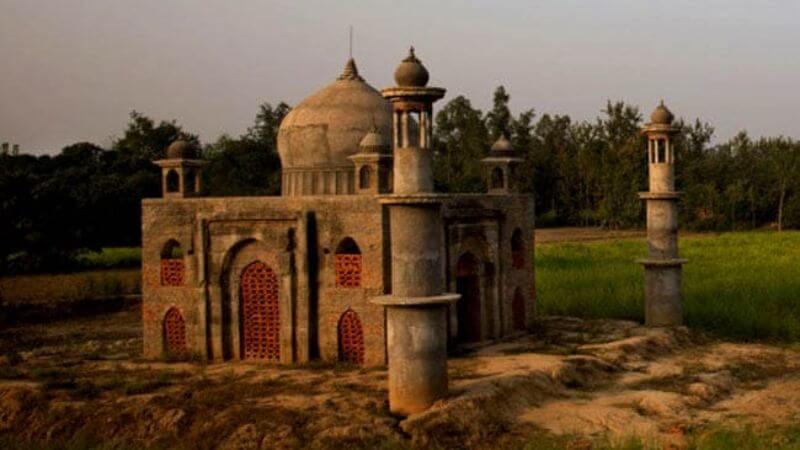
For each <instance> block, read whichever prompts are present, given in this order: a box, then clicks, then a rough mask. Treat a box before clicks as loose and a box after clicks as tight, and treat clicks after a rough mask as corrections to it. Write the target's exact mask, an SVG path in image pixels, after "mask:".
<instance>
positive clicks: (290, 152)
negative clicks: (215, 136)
mask: <svg viewBox="0 0 800 450" xmlns="http://www.w3.org/2000/svg"><path fill="white" fill-rule="evenodd" d="M354 92H355V94H353V93H354ZM351 94H352V95H355V98H356V101H355V102H353V101H351V100H352V97H351ZM371 96H372V97H371ZM374 96H376V97H377V98H375V97H374ZM312 99H313V101H312V102H311V103H310V104H309V103H306V104H304V103H301V104H300V105H298V107H296V108H295V109H294V110H293V112H292V113H291V114H290V116H287V119H286V120H285V121H284V123H283V124H282V125H281V132H280V133H279V135H280V139H279V151H280V154H281V160H282V165H283V168H284V177H283V180H284V181H283V188H284V191H283V195H282V196H277V197H234V198H205V197H202V196H199V195H196V194H197V193H196V192H195V190H194V189H192V190H190V189H186V190H184V189H183V188H182V187H183V185H184V184H186V183H184V182H182V183H180V186H181V189H180V190H179V191H177V192H167V184H166V179H165V181H164V183H165V184H164V186H165V196H164V198H160V199H147V200H144V201H143V202H142V236H143V237H142V292H143V306H142V310H143V312H142V314H143V324H144V325H143V326H144V355H145V357H147V358H153V359H156V358H163V357H176V356H180V357H186V356H196V357H198V358H203V359H209V360H214V361H225V360H238V359H261V360H266V361H268V362H279V363H284V364H291V363H302V362H307V361H312V360H318V359H319V360H327V361H335V360H343V361H348V362H353V363H358V364H363V365H365V366H376V365H383V364H386V362H387V338H386V335H387V327H386V323H387V313H386V311H385V310H384V307H383V306H381V305H378V304H374V303H372V302H370V299H373V298H375V297H380V296H385V295H389V294H392V293H393V290H392V286H391V284H392V269H393V268H392V263H391V262H392V246H393V245H398V243H397V239H396V238H397V236H395V239H393V235H392V223H391V222H392V215H391V214H390V212H389V209H390V208H391V207H390V206H388V205H386V204H385V201H384V200H385V197H386V195H387V194H391V193H392V192H393V191H396V189H397V185H396V183H393V180H392V167H393V155H392V153H393V152H392V142H393V140H392V137H391V133H393V130H392V120H393V117H392V109H391V107H390V106H389V104H388V102H386V101H385V100H384V99H383V98H382V97H381V96H380V93H378V92H377V91H376V90H374V89H372V88H371V87H369V85H367V84H366V83H365V82H364V81H363V79H361V77H360V76H359V75H358V72H357V70H356V68H355V63H354V62H352V61H350V62H348V65H347V67H346V69H345V73H344V74H342V76H340V77H339V79H338V80H336V81H335V82H334V83H333V84H332V86H329V87H326V88H325V89H323V91H321V92H319V93H317V94H315V95H314V96H312ZM384 114H385V115H384ZM343 115H344V116H347V117H342V116H343ZM428 120H430V118H428ZM387 128H388V133H390V135H389V136H385V135H384V134H383V133H384V132H385V131H386V129H387ZM370 133H371V134H372V135H371V136H367V135H369V134H370ZM423 139H425V138H423ZM394 141H395V142H396V141H397V139H395V140H394ZM183 145H184V144H181V146H183ZM387 146H388V147H387ZM168 153H169V152H168ZM396 157H397V155H396V154H395V155H394V158H396ZM394 161H396V159H395V160H394ZM159 165H160V166H161V167H162V168H164V174H165V177H166V174H167V173H168V172H169V170H171V169H172V168H177V170H178V172H179V174H180V175H184V174H185V173H189V172H188V171H189V169H191V172H190V173H191V176H192V177H195V176H198V177H199V175H198V173H199V171H201V170H202V168H203V164H202V162H201V161H200V160H199V156H198V155H196V154H193V153H191V152H189V151H187V150H185V149H182V150H181V152H178V151H173V152H171V154H168V158H167V159H166V160H163V161H159ZM364 167H369V169H364V170H361V169H363V168H364ZM396 169H397V168H396V167H395V170H394V172H395V174H396V173H397V170H396ZM181 171H183V172H181ZM182 178H183V177H182ZM185 178H186V179H189V177H188V176H187V177H185ZM198 179H199V178H198ZM393 186H394V188H393ZM196 187H197V188H198V189H197V190H199V186H198V185H196ZM173 194H174V195H173ZM437 198H438V202H439V203H440V208H439V210H438V212H437V214H438V216H437V217H438V218H439V219H438V222H437V223H439V225H438V228H434V230H438V231H434V232H435V233H439V234H440V236H441V239H440V240H438V241H436V242H441V243H442V244H441V246H442V248H440V249H437V250H438V251H440V252H441V255H444V256H443V258H441V259H442V261H441V267H439V268H437V269H436V270H437V272H438V274H439V275H440V276H441V280H443V284H444V286H443V288H446V290H447V291H448V292H459V293H461V294H462V296H468V297H469V298H470V299H471V302H470V303H469V304H465V305H463V306H462V305H459V304H454V305H451V306H449V310H448V312H447V317H448V328H447V330H448V333H447V334H448V335H449V338H450V339H451V340H452V342H480V341H487V340H493V339H499V338H503V337H505V336H509V335H512V334H514V333H518V332H523V331H524V330H525V329H527V328H530V327H531V326H532V324H533V320H534V318H535V314H536V304H535V287H534V278H533V277H534V275H533V274H534V267H533V248H534V247H533V246H534V243H533V202H532V198H531V197H530V196H527V195H520V194H516V193H514V192H513V191H511V190H507V191H494V192H492V194H491V195H487V194H454V195H442V194H437ZM403 234H404V235H405V236H404V239H415V238H417V237H416V235H415V232H414V230H413V229H411V230H410V231H409V233H403ZM467 259H468V260H470V262H471V263H472V266H473V269H474V273H467V272H465V269H464V267H460V266H459V261H461V266H464V264H465V263H464V261H465V260H467ZM459 269H461V272H463V273H460V272H459ZM467 290H469V292H467ZM462 291H463V292H462ZM459 308H460V309H459ZM459 321H461V322H462V323H460V322H459ZM465 321H466V323H463V322H465ZM465 327H469V328H470V329H472V330H477V331H476V332H474V333H473V334H472V335H469V338H468V337H467V334H465V333H464V332H463V331H462V332H459V329H460V328H461V329H464V328H465ZM182 333H183V334H185V337H184V339H181V336H182Z"/></svg>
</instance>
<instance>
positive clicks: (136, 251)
mask: <svg viewBox="0 0 800 450" xmlns="http://www.w3.org/2000/svg"><path fill="white" fill-rule="evenodd" d="M141 262H142V249H141V248H139V247H109V248H104V249H103V250H101V251H100V252H97V253H95V252H89V253H84V254H83V255H81V256H79V257H78V263H79V265H80V267H81V268H82V269H115V268H122V267H138V266H139V265H141Z"/></svg>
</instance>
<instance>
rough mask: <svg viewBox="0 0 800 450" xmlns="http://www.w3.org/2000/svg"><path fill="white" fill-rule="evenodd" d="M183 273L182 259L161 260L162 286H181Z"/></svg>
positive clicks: (184, 271) (184, 270)
mask: <svg viewBox="0 0 800 450" xmlns="http://www.w3.org/2000/svg"><path fill="white" fill-rule="evenodd" d="M185 273H186V269H185V268H184V266H183V259H162V260H161V285H162V286H183V278H184V274H185Z"/></svg>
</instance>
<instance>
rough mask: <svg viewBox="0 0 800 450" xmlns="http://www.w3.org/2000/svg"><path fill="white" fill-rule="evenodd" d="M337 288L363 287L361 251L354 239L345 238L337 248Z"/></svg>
mask: <svg viewBox="0 0 800 450" xmlns="http://www.w3.org/2000/svg"><path fill="white" fill-rule="evenodd" d="M335 264H336V287H338V288H357V287H361V250H359V248H358V244H356V241H354V240H353V239H352V238H349V237H348V238H344V239H342V242H340V243H339V246H338V247H336V255H335Z"/></svg>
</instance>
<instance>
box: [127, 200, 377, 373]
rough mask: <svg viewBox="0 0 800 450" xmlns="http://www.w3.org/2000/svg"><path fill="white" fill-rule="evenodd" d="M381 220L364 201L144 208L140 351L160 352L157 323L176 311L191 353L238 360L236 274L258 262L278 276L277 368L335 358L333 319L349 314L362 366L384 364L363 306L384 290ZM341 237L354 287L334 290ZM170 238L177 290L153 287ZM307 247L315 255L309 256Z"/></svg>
mask: <svg viewBox="0 0 800 450" xmlns="http://www.w3.org/2000/svg"><path fill="white" fill-rule="evenodd" d="M382 217H383V214H382V212H381V207H380V205H378V203H377V200H376V199H375V198H374V197H370V196H346V197H345V196H343V197H335V198H332V197H309V198H302V199H287V198H279V197H251V198H214V199H210V198H205V199H192V200H161V199H158V200H147V201H145V202H143V258H142V264H143V274H144V275H143V277H144V280H143V281H144V282H143V287H142V290H143V297H144V298H143V305H144V306H143V308H144V311H145V313H144V314H145V315H144V329H145V355H146V356H147V357H150V358H155V357H159V356H161V354H162V352H163V348H162V325H161V319H162V317H163V313H165V312H166V310H167V309H168V308H169V307H170V306H172V305H175V306H178V308H179V309H180V310H181V312H182V314H184V317H185V320H186V323H187V334H188V335H189V336H188V338H187V339H188V345H189V347H190V350H191V352H192V353H197V354H199V355H201V356H207V357H210V358H213V359H227V358H239V357H240V356H241V355H240V352H239V349H240V347H241V345H240V341H239V335H240V330H239V319H238V310H239V301H238V296H239V294H238V292H239V284H238V277H239V274H240V273H241V270H242V269H243V268H244V267H245V266H247V265H248V264H249V263H250V262H253V261H255V260H261V261H264V262H266V263H267V264H268V266H270V267H271V268H273V269H274V270H275V271H276V272H277V273H278V274H279V280H280V287H279V292H280V298H281V301H280V306H281V307H280V311H281V312H280V316H281V362H285V363H291V362H297V361H308V360H310V359H311V358H314V357H316V356H319V357H322V358H323V359H330V360H334V359H336V358H337V357H338V335H337V326H338V321H339V318H340V317H341V315H342V313H344V312H345V311H346V310H347V309H348V308H350V309H352V310H353V311H355V312H356V313H357V314H358V315H359V319H360V321H361V324H362V326H363V330H364V342H365V363H366V364H368V365H375V364H383V363H385V350H384V349H385V344H384V342H385V340H384V335H385V332H384V323H385V319H384V313H383V308H381V307H379V306H376V305H372V304H370V303H368V301H367V300H368V299H369V298H371V297H372V296H375V295H380V294H383V293H384V287H383V281H384V277H383V268H384V260H385V258H384V252H385V251H388V248H384V244H383V238H384V234H385V233H384V232H383V228H382V227H383V223H384V221H383V220H382ZM346 237H350V238H352V239H353V240H354V241H355V242H356V243H357V245H358V246H359V248H360V250H361V254H362V258H363V261H362V267H363V269H362V280H361V287H359V288H337V287H336V282H335V280H336V278H335V258H334V255H335V251H336V247H337V246H338V245H339V243H340V242H341V241H342V240H343V239H344V238H346ZM170 239H176V240H177V241H178V242H180V243H181V245H182V247H183V248H184V260H185V262H186V273H187V277H186V282H185V283H184V286H182V287H165V286H161V285H160V281H159V266H160V255H161V248H162V247H163V245H164V243H166V242H168V241H169V240H170ZM309 243H311V245H313V246H314V247H315V249H316V251H313V252H311V258H309V251H308V249H307V246H308V245H309ZM201 255H204V256H201ZM315 258H316V259H315ZM309 264H311V265H313V266H314V267H316V270H313V268H311V270H310V268H309ZM184 311H185V312H184Z"/></svg>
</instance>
